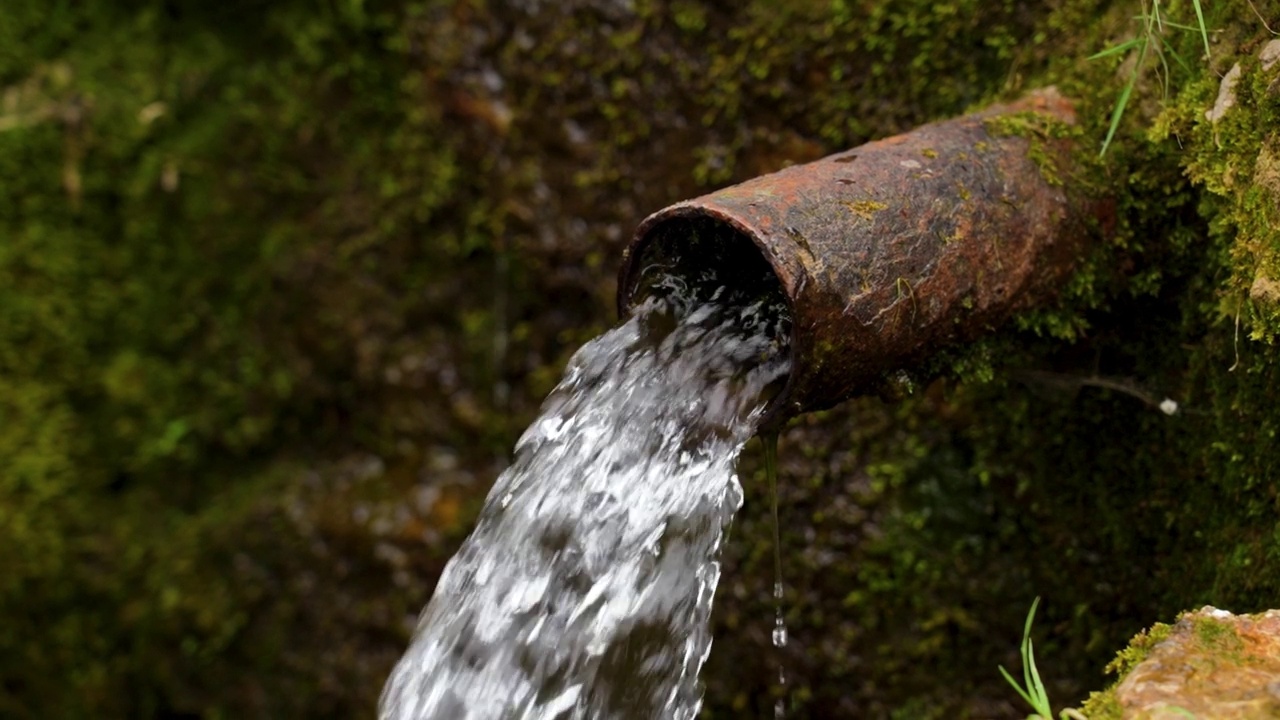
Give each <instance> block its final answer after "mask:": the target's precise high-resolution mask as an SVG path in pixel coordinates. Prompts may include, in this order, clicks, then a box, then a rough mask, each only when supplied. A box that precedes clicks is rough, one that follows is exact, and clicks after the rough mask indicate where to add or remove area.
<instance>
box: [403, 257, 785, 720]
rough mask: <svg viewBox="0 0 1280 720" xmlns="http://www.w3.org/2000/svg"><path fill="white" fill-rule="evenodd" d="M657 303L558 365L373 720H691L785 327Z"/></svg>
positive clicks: (673, 289) (731, 306) (741, 310)
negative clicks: (725, 552)
mask: <svg viewBox="0 0 1280 720" xmlns="http://www.w3.org/2000/svg"><path fill="white" fill-rule="evenodd" d="M703 287H704V288H705V286H703ZM665 289H666V292H665V293H660V294H659V295H656V296H655V297H652V298H650V299H648V300H646V301H645V302H643V303H642V304H640V305H639V307H638V308H637V309H636V311H635V312H634V313H633V315H632V317H631V318H630V319H629V320H628V321H627V322H625V323H624V324H623V325H621V326H620V327H618V328H616V329H614V330H612V331H610V332H608V333H606V334H604V335H602V336H600V337H599V338H597V339H595V340H593V341H591V342H589V343H587V344H586V345H585V346H583V348H582V349H581V350H579V351H578V353H577V354H576V355H575V356H574V357H573V359H572V360H571V361H570V363H569V367H568V369H567V370H566V373H565V377H564V379H563V380H562V381H561V383H560V385H559V386H558V387H557V388H556V389H555V390H554V391H553V392H552V393H551V396H550V397H549V398H548V399H547V401H546V403H545V404H544V406H543V409H542V414H541V416H540V417H539V418H538V419H537V420H536V421H535V422H534V423H533V425H532V426H531V427H530V428H529V429H528V430H527V431H526V432H525V434H524V436H523V437H522V438H521V439H520V441H519V443H518V444H517V446H516V454H515V460H514V463H513V464H512V466H511V467H510V468H509V469H508V470H507V471H506V472H505V473H503V474H502V476H501V477H499V478H498V480H497V482H496V484H495V485H494V487H493V490H492V491H491V492H490V494H489V497H488V499H487V500H486V502H485V507H484V509H483V511H482V512H481V515H480V518H479V521H478V524H477V527H476V529H475V531H474V532H473V533H472V535H471V537H470V538H468V540H467V541H466V542H465V543H464V544H463V546H462V548H461V549H460V550H459V551H458V554H457V555H456V556H455V557H454V559H453V560H452V561H451V562H450V563H449V566H448V568H447V569H446V570H445V572H444V574H443V576H442V577H441V579H440V584H439V586H438V587H437V589H436V593H435V596H434V597H433V599H432V601H431V603H430V604H429V605H428V606H427V608H426V609H425V610H424V611H423V614H422V618H421V620H420V624H419V628H418V632H417V635H416V637H415V638H414V640H413V643H412V644H411V646H410V648H409V650H408V651H407V652H406V653H405V656H404V657H403V658H402V659H401V661H400V663H399V664H398V665H397V666H396V668H395V670H394V671H393V672H392V674H391V677H390V678H389V679H388V681H387V685H386V687H385V688H384V690H383V694H382V701H381V704H380V712H379V715H380V717H381V718H382V720H423V719H426V718H432V719H437V718H438V719H439V720H489V719H498V718H504V719H505V718H547V719H548V720H550V719H553V718H554V719H557V720H560V719H563V720H568V719H570V718H584V719H585V718H591V719H595V718H619V719H631V718H636V719H639V718H644V719H646V720H647V719H649V718H680V719H686V718H694V717H695V716H696V715H697V713H698V709H699V707H700V704H701V696H702V692H701V686H700V684H699V682H698V672H699V670H700V669H701V667H702V664H703V661H704V660H705V659H706V657H707V654H708V653H709V651H710V647H711V633H710V627H709V619H710V614H711V603H712V597H713V595H714V593H715V589H716V583H717V581H718V580H719V575H720V567H719V564H718V562H717V556H718V553H719V550H720V545H721V542H722V540H723V537H724V532H725V529H726V527H727V526H728V524H729V522H730V520H731V519H732V517H733V514H734V512H735V511H736V510H737V509H738V507H739V506H740V505H741V503H742V489H741V487H740V486H739V484H738V480H737V477H736V476H735V474H734V461H735V460H736V458H737V456H738V453H739V451H740V450H741V448H742V446H743V444H744V443H746V441H747V440H748V439H749V438H750V437H751V436H752V435H753V434H754V433H755V431H756V429H757V425H758V423H759V419H760V416H761V414H762V410H763V407H764V405H765V403H766V402H767V400H768V397H769V393H770V392H772V391H774V390H776V388H777V386H778V385H779V383H780V379H781V378H783V377H784V376H785V374H786V372H787V370H788V366H789V360H788V355H787V352H786V347H785V341H784V338H785V337H786V335H787V327H786V324H787V319H786V318H785V313H783V312H782V311H781V310H780V306H779V305H777V304H776V303H774V304H770V303H766V302H764V301H756V302H745V301H744V298H741V297H737V298H732V297H730V294H729V293H728V291H725V290H723V289H721V290H717V291H715V292H712V293H707V292H705V290H704V291H701V292H700V294H699V295H698V298H697V299H694V293H692V292H690V291H686V290H685V289H684V286H683V285H682V284H681V283H679V282H678V281H675V280H670V281H669V282H667V283H666V284H665Z"/></svg>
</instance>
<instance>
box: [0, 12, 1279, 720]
mask: <svg viewBox="0 0 1280 720" xmlns="http://www.w3.org/2000/svg"><path fill="white" fill-rule="evenodd" d="M1205 5H1206V8H1205V9H1206V17H1205V21H1206V26H1207V28H1208V29H1209V31H1210V40H1211V42H1210V55H1209V57H1208V58H1207V59H1206V58H1204V57H1202V56H1203V48H1201V47H1200V43H1201V39H1200V37H1199V35H1198V33H1195V32H1188V31H1183V30H1181V29H1179V28H1177V27H1174V26H1173V25H1170V27H1169V28H1168V29H1167V32H1166V35H1165V36H1164V37H1165V39H1167V42H1168V44H1169V47H1168V49H1167V50H1166V58H1167V60H1168V67H1167V68H1166V67H1165V66H1164V65H1161V64H1160V63H1159V62H1158V61H1157V58H1155V57H1154V56H1152V57H1150V58H1149V60H1148V64H1147V65H1146V66H1145V67H1142V68H1139V78H1138V81H1137V83H1136V84H1135V86H1134V87H1135V89H1134V91H1133V94H1132V97H1131V98H1130V100H1129V103H1128V108H1127V110H1126V112H1125V113H1124V116H1123V118H1122V119H1121V121H1120V125H1119V128H1118V130H1117V134H1116V138H1115V139H1114V140H1113V142H1112V144H1111V146H1110V148H1109V149H1108V151H1107V154H1106V155H1105V156H1104V157H1101V158H1099V157H1098V156H1097V152H1098V150H1099V149H1100V147H1101V142H1102V138H1103V137H1104V136H1105V135H1106V133H1107V130H1108V127H1109V124H1110V120H1111V116H1112V109H1113V107H1114V105H1115V103H1116V101H1117V99H1118V98H1119V96H1120V93H1121V92H1122V90H1123V88H1124V87H1125V85H1126V83H1127V82H1128V78H1129V77H1130V72H1131V70H1132V64H1131V63H1133V61H1134V59H1135V58H1134V56H1133V55H1132V54H1131V53H1117V54H1114V55H1111V56H1108V57H1105V58H1102V59H1099V60H1094V61H1089V60H1086V58H1087V57H1088V56H1089V55H1091V54H1093V53H1095V52H1098V51H1100V50H1103V49H1105V48H1107V47H1109V46H1112V45H1114V44H1116V43H1119V42H1123V41H1124V40H1126V39H1128V38H1130V37H1132V36H1134V35H1135V34H1136V33H1137V32H1139V29H1140V25H1139V24H1138V23H1135V22H1134V21H1133V20H1132V17H1133V16H1134V15H1135V14H1138V13H1140V12H1141V11H1142V5H1141V3H1138V2H1119V1H1116V2H1103V1H1101V0H1099V1H1096V2H1091V1H1084V0H1059V1H1057V2H1047V3H1015V2H1011V1H1007V2H979V1H977V0H957V1H956V2H949V3H936V2H923V1H922V0H906V1H900V2H871V3H850V2H842V1H840V0H835V1H828V0H824V1H822V2H818V1H817V0H812V1H810V0H805V1H803V2H793V3H777V2H766V1H763V0H761V1H753V2H747V3H744V4H741V5H726V4H713V3H696V2H684V1H672V2H657V1H646V0H636V1H635V2H614V1H612V0H576V1H574V2H563V3H525V2H514V1H511V2H480V1H479V0H456V1H454V2H443V1H430V0H428V1H423V2H410V3H391V2H379V1H375V0H366V1H365V2H359V1H349V0H343V1H341V2H338V1H336V0H335V1H334V2H328V3H321V4H319V5H316V4H312V3H300V2H283V3H274V4H271V5H270V7H263V6H261V5H260V4H258V3H250V2H240V1H233V2H227V3H221V4H218V5H217V6H216V7H214V6H209V7H203V6H201V7H199V8H197V7H194V6H192V7H187V5H185V4H181V3H166V2H146V1H144V0H131V1H129V2H122V3H111V4H88V5H86V4H74V3H48V2H32V1H27V0H17V1H16V2H11V3H9V4H8V6H7V7H6V10H5V13H4V19H3V20H2V21H0V87H2V88H3V91H0V169H2V170H3V172H2V173H0V177H2V178H3V180H2V181H0V228H3V233H4V239H3V241H2V242H0V549H3V550H4V552H3V557H4V558H5V560H4V565H3V570H4V572H2V573H0V715H4V716H6V717H17V718H23V717H31V718H35V717H39V718H75V717H85V716H102V717H111V716H129V717H191V716H198V717H209V718H216V717H350V716H353V715H361V714H368V713H369V712H370V708H372V707H373V705H374V703H375V701H376V697H377V693H378V691H379V689H380V686H381V682H382V679H383V678H384V677H385V674H386V672H387V671H388V669H389V668H390V665H391V663H393V662H394V660H395V658H396V657H397V656H398V654H399V653H400V651H401V650H402V649H403V646H404V643H405V641H406V639H407V634H408V632H409V629H410V627H411V624H412V623H411V621H412V618H413V615H414V613H415V612H416V611H417V608H419V607H420V606H421V605H422V604H423V603H424V602H425V600H426V598H427V597H428V596H429V594H430V591H431V587H432V584H433V582H434V578H435V575H436V573H438V572H439V569H440V567H441V566H442V564H443V562H444V561H445V560H446V559H447V557H448V555H449V553H450V551H451V549H452V548H453V547H455V546H456V543H457V542H458V541H459V539H460V538H461V537H462V535H464V534H465V532H466V530H467V527H468V524H469V522H470V520H471V518H472V517H473V515H474V512H475V510H476V508H477V507H478V504H479V502H480V501H481V499H482V498H483V495H484V492H485V489H486V487H487V484H488V482H489V481H491V480H492V478H493V477H494V476H495V475H496V473H497V472H498V471H499V470H500V469H501V467H502V466H503V464H504V462H505V458H506V455H505V454H506V452H507V451H508V449H509V448H510V447H511V445H512V443H513V441H514V439H515V437H516V436H517V434H518V433H519V432H520V431H521V430H522V429H523V427H524V425H525V423H527V422H528V420H529V419H530V418H531V416H532V414H533V413H534V412H535V410H536V408H537V406H538V403H539V402H540V400H541V398H542V396H543V395H544V394H545V393H546V392H547V391H548V390H549V389H550V387H551V386H552V384H553V383H554V382H555V380H556V378H557V376H558V373H559V371H560V369H561V367H562V365H563V363H564V361H565V360H566V358H567V357H568V355H569V353H571V352H572V351H573V350H574V349H575V348H576V347H577V346H578V345H579V344H580V343H581V342H582V341H584V340H585V339H587V338H589V337H591V336H592V335H593V334H595V333H597V332H598V331H600V330H601V329H602V328H604V327H606V326H608V325H609V324H610V323H611V322H612V321H613V320H614V318H612V317H611V316H610V312H611V308H612V302H611V298H612V296H613V290H614V288H613V273H614V270H615V268H616V265H617V261H618V256H619V254H620V252H621V249H622V246H623V244H624V243H625V241H626V239H627V236H628V234H629V233H630V232H631V230H632V229H633V228H634V226H635V224H636V223H637V222H638V220H639V219H640V218H641V217H643V216H644V215H645V214H647V213H648V212H649V211H652V210H654V209H657V208H659V207H662V206H664V205H666V204H668V203H670V202H673V201H675V200H679V199H682V198H685V197H689V196H692V195H695V194H698V193H700V192H703V191H706V190H709V189H711V188H714V187H718V186H720V185H723V184H726V183H729V182H733V181H737V180H741V179H745V178H747V177H751V176H753V175H756V174H759V173H761V172H767V171H770V170H773V169H776V168H778V167H781V166H783V165H784V164H787V163H792V162H800V161H804V160H809V159H813V158H815V157H818V156H821V155H823V154H826V153H828V152H834V151H837V150H842V149H845V148H848V147H852V146H854V145H857V144H859V143H861V142H864V141H866V140H868V139H871V138H874V137H881V136H885V135H889V134H891V133H894V132H899V131H903V130H906V129H908V128H910V127H912V126H914V125H916V124H919V123H922V122H925V121H928V120H932V119H937V118H941V117H946V116H950V115H955V114H958V113H960V112H963V111H965V110H967V109H971V108H975V107H978V106H981V105H984V104H986V103H988V102H992V101H996V100H1002V99H1008V98H1011V97H1015V96H1017V95H1019V94H1020V93H1022V92H1023V91H1025V90H1028V89H1031V88H1034V87H1039V86H1043V85H1048V84H1055V85H1057V86H1058V87H1059V89H1060V90H1061V91H1062V92H1063V93H1064V94H1065V95H1068V96H1070V97H1074V98H1076V99H1077V100H1078V103H1079V105H1078V112H1079V118H1080V126H1079V128H1078V129H1077V130H1074V131H1073V132H1078V140H1079V147H1080V153H1081V162H1080V163H1078V167H1079V168H1081V170H1080V171H1079V173H1078V174H1076V175H1074V176H1073V175H1062V176H1057V175H1055V178H1056V179H1057V180H1058V181H1060V182H1063V183H1064V184H1067V185H1071V186H1075V187H1082V188H1088V189H1089V190H1090V191H1091V192H1097V193H1105V194H1106V195H1107V196H1109V197H1111V198H1114V202H1115V208H1116V209H1115V216H1114V218H1110V219H1109V221H1108V222H1109V223H1110V224H1109V225H1108V227H1107V228H1106V229H1107V230H1108V231H1109V232H1108V234H1109V237H1111V238H1112V239H1111V240H1110V241H1109V242H1108V243H1106V244H1103V245H1101V246H1100V247H1098V248H1097V249H1096V251H1095V252H1093V253H1091V254H1089V255H1088V256H1087V257H1082V258H1080V270H1079V272H1078V273H1077V274H1076V276H1075V278H1074V279H1073V281H1072V282H1071V283H1070V284H1069V285H1068V286H1067V287H1066V288H1064V291H1063V294H1062V296H1061V299H1060V302H1059V303H1058V304H1057V305H1056V306H1055V307H1052V308H1048V309H1045V310H1041V311H1038V312H1036V313H1033V314H1027V315H1025V316H1023V317H1020V318H1019V319H1018V320H1017V322H1015V323H1013V324H1011V325H1009V326H1008V327H1006V328H1004V329H1002V330H1001V332H1000V333H999V334H996V335H994V336H993V337H991V338H990V339H988V340H986V341H984V342H982V343H979V344H977V345H973V346H970V347H967V348H964V349H962V350H956V351H952V352H949V353H947V354H945V355H944V356H941V357H938V358H936V359H935V360H934V361H932V362H931V363H930V364H929V366H927V367H921V368H910V369H907V373H906V374H904V375H903V376H902V378H903V380H902V382H901V383H900V385H901V390H902V393H901V394H902V397H901V399H899V400H896V401H894V402H888V401H885V400H881V399H863V400H858V401H855V402H851V403H848V404H846V405H844V406H842V407H840V408H839V409H837V410H834V411H829V412H826V413H822V414H818V415H811V416H807V417H804V418H801V419H800V420H798V421H796V422H795V423H794V424H793V426H792V427H791V428H790V429H789V430H787V431H786V432H785V433H784V435H783V438H782V442H781V457H780V465H781V482H782V488H783V523H784V526H783V542H784V544H785V549H786V557H788V558H789V560H788V562H787V564H786V580H787V585H788V586H789V587H790V588H793V591H792V594H791V595H790V596H789V597H788V603H787V607H788V614H789V616H788V625H789V627H790V628H791V631H792V634H793V637H794V641H793V643H792V644H791V645H790V646H789V655H788V656H787V658H786V662H787V667H788V677H789V678H790V680H791V689H792V695H791V703H792V717H838V716H857V717H903V718H921V717H966V716H968V717H979V716H980V717H1017V716H1019V712H1020V711H1019V709H1018V708H1017V707H1016V705H1015V702H1014V701H1015V700H1016V697H1014V696H1013V694H1012V692H1011V691H1010V690H1009V689H1008V688H1006V687H1004V686H1003V685H1002V683H1003V681H1002V680H1001V679H1000V677H999V675H998V673H997V672H996V670H995V668H996V666H997V665H999V664H1004V665H1005V666H1006V667H1012V666H1014V665H1016V662H1017V641H1018V632H1019V629H1020V627H1021V620H1022V617H1023V615H1024V613H1025V611H1026V608H1027V606H1028V605H1029V604H1030V601H1031V598H1033V597H1034V596H1036V595H1043V596H1044V598H1045V600H1044V601H1043V605H1042V610H1041V615H1040V617H1041V621H1040V622H1039V624H1038V627H1039V629H1040V632H1042V633H1043V639H1040V638H1039V637H1038V638H1037V639H1038V642H1037V645H1036V648H1037V652H1038V656H1039V657H1040V658H1042V662H1041V667H1042V670H1043V671H1044V673H1045V675H1046V677H1047V680H1048V682H1049V684H1050V696H1051V697H1053V698H1055V699H1058V698H1060V699H1061V701H1062V702H1075V701H1078V700H1080V699H1081V698H1083V697H1084V695H1085V694H1086V693H1087V691H1088V690H1090V689H1096V688H1097V687H1099V686H1100V685H1101V684H1102V683H1103V682H1104V678H1103V676H1102V674H1101V668H1102V667H1103V666H1104V665H1105V664H1106V663H1107V661H1108V659H1109V657H1110V656H1111V655H1112V654H1113V653H1114V652H1115V649H1116V648H1118V647H1121V646H1122V645H1123V643H1124V642H1125V640H1126V639H1127V638H1128V637H1130V636H1131V635H1132V634H1133V633H1134V632H1136V631H1137V630H1138V629H1140V628H1142V627H1144V626H1147V625H1150V624H1151V623H1152V622H1153V621H1155V620H1158V619H1160V618H1168V617H1172V616H1174V615H1175V614H1176V613H1177V612H1178V611H1180V610H1182V609H1185V608H1188V607H1197V606H1200V605H1203V604H1213V605H1216V606H1218V607H1226V608H1230V609H1232V610H1233V611H1236V612H1250V611H1254V610H1258V609H1262V608H1266V607H1274V606H1276V604H1277V596H1278V595H1280V567H1277V566H1278V564H1280V524H1278V523H1277V521H1276V519H1275V518H1276V516H1277V514H1276V510H1277V492H1276V487H1277V485H1276V482H1277V463H1278V462H1280V461H1278V460H1277V459H1276V457H1277V456H1276V454H1275V453H1274V447H1275V434H1276V431H1277V428H1278V427H1280V411H1277V410H1276V409H1275V403H1274V398H1275V397H1276V396H1277V395H1276V392H1277V390H1280V388H1278V387H1277V382H1278V381H1280V366H1278V365H1277V362H1276V360H1275V347H1274V342H1275V341H1276V338H1277V337H1278V336H1280V335H1278V330H1280V310H1277V307H1278V305H1277V303H1280V291H1278V290H1277V289H1276V287H1280V285H1277V283H1280V267H1277V263H1280V238H1278V237H1277V232H1278V231H1277V230H1276V228H1277V227H1278V225H1277V223H1276V222H1275V220H1276V218H1275V213H1276V207H1277V205H1276V201H1277V197H1276V193H1277V186H1278V185H1280V182H1278V181H1277V179H1276V176H1277V168H1276V157H1277V152H1280V148H1278V147H1277V146H1276V144H1275V138H1274V131H1273V130H1272V128H1274V127H1275V126H1276V123H1275V120H1276V113H1277V108H1278V107H1280V105H1278V102H1280V100H1277V97H1280V95H1278V94H1277V90H1276V88H1277V87H1280V83H1278V82H1277V80H1276V78H1277V77H1278V76H1280V66H1276V65H1268V64H1267V62H1268V61H1267V57H1268V56H1267V55H1266V54H1265V52H1264V49H1265V48H1266V47H1267V43H1268V41H1269V40H1270V39H1271V35H1270V34H1269V32H1268V30H1267V28H1266V27H1265V25H1264V22H1263V21H1264V19H1265V20H1266V22H1269V23H1270V25H1271V27H1273V28H1278V29H1280V23H1278V22H1277V20H1278V19H1280V18H1277V17H1276V16H1275V15H1274V12H1271V11H1270V9H1269V7H1264V5H1266V4H1265V3H1260V2H1254V3H1253V4H1252V5H1251V4H1250V3H1249V2H1246V1H1245V0H1234V1H1232V2H1222V3H1212V4H1208V3H1206V4H1205ZM1209 5H1212V7H1208V6H1209ZM1253 6H1256V7H1257V8H1258V9H1259V10H1260V11H1262V12H1263V13H1264V14H1265V13H1268V12H1271V15H1269V16H1265V17H1264V18H1260V17H1259V16H1258V15H1256V14H1255V13H1254V10H1253ZM1161 9H1162V11H1163V12H1165V13H1166V15H1167V17H1168V19H1169V20H1170V22H1171V23H1177V24H1180V25H1189V26H1194V25H1195V24H1196V22H1195V16H1194V13H1193V12H1192V7H1191V3H1190V2H1187V1H1179V2H1169V3H1161ZM1175 51H1176V53H1177V59H1175V58H1174V52H1175ZM1237 65H1238V66H1239V70H1238V71H1233V70H1232V68H1233V67H1235V66H1237ZM1232 72H1235V75H1234V77H1235V78H1236V79H1235V80H1234V81H1233V84H1232V86H1231V90H1230V93H1229V97H1230V98H1231V99H1230V102H1229V103H1228V102H1227V101H1225V100H1221V97H1222V96H1221V88H1222V85H1223V78H1224V77H1227V76H1229V75H1231V73H1232ZM1166 80H1167V81H1168V82H1167V83H1166ZM1166 86H1167V87H1166ZM1219 111H1220V112H1219ZM1207 112H1208V113H1209V115H1206V113H1207ZM1033 130H1034V129H1033ZM1045 169H1046V172H1050V171H1054V172H1056V171H1057V170H1058V169H1059V168H1056V167H1053V168H1045ZM1273 286H1274V287H1273ZM1166 398H1168V399H1172V400H1174V401H1176V403H1177V412H1176V413H1174V414H1173V415H1169V414H1166V413H1165V412H1163V411H1161V409H1160V408H1159V405H1160V404H1161V403H1162V402H1163V400H1164V399H1166ZM742 474H743V479H744V481H745V484H746V486H747V493H748V502H747V506H746V507H745V508H744V510H743V511H742V513H741V516H740V517H741V521H740V522H739V523H737V525H736V526H735V529H734V531H733V536H732V539H731V543H730V547H729V548H728V551H727V554H726V558H725V573H724V580H723V583H722V586H721V589H720V594H719V599H718V603H717V618H716V623H717V639H716V644H715V647H714V649H713V651H712V655H711V659H710V662H709V665H708V668H707V671H706V681H707V688H708V692H707V705H706V710H705V712H706V714H707V715H708V716H711V717H742V716H745V715H751V714H753V713H755V714H762V713H765V712H766V709H769V708H772V706H773V703H772V698H770V697H768V693H769V692H770V687H771V686H772V682H771V678H772V677H773V676H774V673H775V672H776V668H775V665H774V661H773V660H772V659H771V658H770V657H769V656H768V654H767V653H766V652H765V649H766V648H768V647H769V632H770V630H771V628H772V622H771V619H772V610H771V608H770V602H771V600H770V594H769V592H768V588H769V586H770V584H771V583H772V581H773V579H772V569H771V561H770V560H771V555H770V549H769V538H770V536H771V533H770V532H769V531H768V529H767V526H766V524H765V523H766V520H767V517H768V515H767V513H766V512H765V510H764V508H766V507H767V503H766V501H767V497H766V495H765V492H766V491H765V487H764V484H763V482H762V478H761V475H760V474H761V470H760V463H759V461H758V458H756V457H754V456H749V457H747V458H746V459H745V460H744V465H743V468H742Z"/></svg>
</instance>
